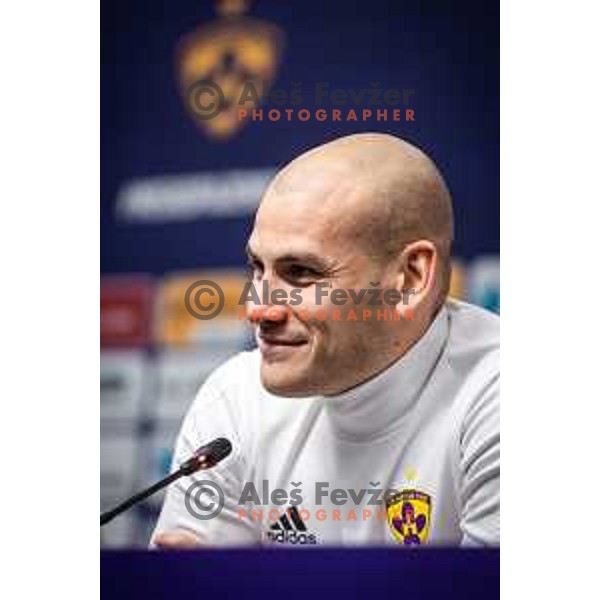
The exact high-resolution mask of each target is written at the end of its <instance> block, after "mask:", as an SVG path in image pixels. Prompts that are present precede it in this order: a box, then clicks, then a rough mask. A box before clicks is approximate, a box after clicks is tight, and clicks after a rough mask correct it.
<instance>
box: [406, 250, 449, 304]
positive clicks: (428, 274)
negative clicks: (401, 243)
mask: <svg viewBox="0 0 600 600" xmlns="http://www.w3.org/2000/svg"><path fill="white" fill-rule="evenodd" d="M439 269H440V261H439V255H438V251H437V249H436V247H435V245H434V244H433V242H430V241H429V240H417V241H415V242H411V243H410V244H407V245H406V247H405V248H404V250H403V251H402V254H401V262H400V271H401V273H399V274H398V275H399V282H400V279H401V280H402V288H401V289H402V295H403V297H402V306H403V307H404V308H412V309H416V308H417V307H418V306H419V305H421V304H422V303H423V301H425V300H426V299H428V298H433V296H434V295H435V290H434V288H435V281H436V278H437V275H438V273H437V272H438V271H439Z"/></svg>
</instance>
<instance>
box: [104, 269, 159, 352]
mask: <svg viewBox="0 0 600 600" xmlns="http://www.w3.org/2000/svg"><path fill="white" fill-rule="evenodd" d="M153 303H154V284H153V282H152V279H151V278H150V277H146V276H144V275H113V276H104V277H102V282H101V286H100V345H101V346H103V347H140V346H147V345H148V344H150V343H151V332H150V322H151V314H152V309H153Z"/></svg>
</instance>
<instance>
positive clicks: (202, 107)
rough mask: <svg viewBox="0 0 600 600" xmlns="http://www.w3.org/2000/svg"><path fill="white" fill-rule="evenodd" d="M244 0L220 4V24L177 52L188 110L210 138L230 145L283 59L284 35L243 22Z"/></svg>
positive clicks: (260, 23) (247, 20)
mask: <svg viewBox="0 0 600 600" xmlns="http://www.w3.org/2000/svg"><path fill="white" fill-rule="evenodd" d="M246 8H247V1H245V0H221V1H220V2H219V3H218V4H217V10H218V12H219V13H220V15H221V18H220V19H217V20H215V21H212V22H210V23H208V24H206V25H203V26H201V27H200V28H199V29H198V30H197V31H195V32H193V33H191V34H189V35H187V36H184V38H183V39H182V40H181V42H180V44H179V47H178V50H177V67H178V71H179V75H178V78H179V87H180V90H181V93H182V95H183V99H184V102H185V105H186V108H187V110H188V112H189V113H190V115H191V116H192V118H193V119H194V121H195V122H196V124H197V125H198V126H199V127H200V128H201V129H202V130H203V131H204V132H205V133H206V134H207V135H209V136H210V137H212V138H216V139H220V140H226V139H228V138H230V137H231V136H232V135H233V134H234V133H236V132H237V131H238V130H239V128H240V127H241V126H242V125H243V124H244V122H246V120H247V118H240V114H239V112H238V110H239V109H240V108H241V109H245V110H246V111H247V114H248V115H249V114H250V113H251V111H252V109H254V108H256V107H257V106H258V105H259V103H260V100H261V99H262V98H263V97H264V96H265V95H266V94H267V93H268V92H269V89H270V85H271V83H272V81H273V79H274V77H275V74H276V71H277V68H278V66H279V62H280V58H281V50H282V46H283V33H282V32H281V30H280V29H279V28H278V27H276V26H275V25H273V24H271V23H267V22H265V21H262V20H259V19H255V18H252V17H248V16H244V15H243V14H242V13H243V12H244V11H245V10H246Z"/></svg>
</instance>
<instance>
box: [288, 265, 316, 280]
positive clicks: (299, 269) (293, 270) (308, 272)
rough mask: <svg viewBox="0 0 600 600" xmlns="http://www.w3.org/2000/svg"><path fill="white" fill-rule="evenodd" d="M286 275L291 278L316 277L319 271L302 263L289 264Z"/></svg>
mask: <svg viewBox="0 0 600 600" xmlns="http://www.w3.org/2000/svg"><path fill="white" fill-rule="evenodd" d="M288 275H289V276H290V277H291V278H292V279H318V278H319V277H320V275H321V274H320V273H319V272H317V271H316V270H315V269H311V268H310V267H305V266H303V265H290V267H289V268H288Z"/></svg>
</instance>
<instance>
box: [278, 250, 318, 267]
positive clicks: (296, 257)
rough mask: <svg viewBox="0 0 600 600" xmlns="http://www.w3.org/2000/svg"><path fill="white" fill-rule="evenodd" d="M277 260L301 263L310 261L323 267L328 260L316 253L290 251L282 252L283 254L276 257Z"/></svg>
mask: <svg viewBox="0 0 600 600" xmlns="http://www.w3.org/2000/svg"><path fill="white" fill-rule="evenodd" d="M277 262H285V263H290V262H301V263H311V264H315V265H320V266H323V267H327V265H328V261H327V260H326V259H325V258H323V257H322V256H319V255H318V254H313V253H312V252H297V253H294V252H290V253H288V254H284V255H283V256H279V257H278V258H277Z"/></svg>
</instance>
